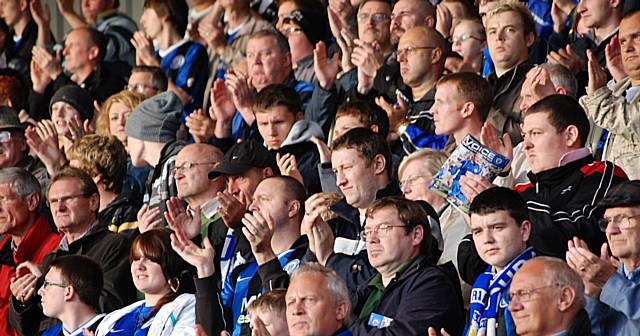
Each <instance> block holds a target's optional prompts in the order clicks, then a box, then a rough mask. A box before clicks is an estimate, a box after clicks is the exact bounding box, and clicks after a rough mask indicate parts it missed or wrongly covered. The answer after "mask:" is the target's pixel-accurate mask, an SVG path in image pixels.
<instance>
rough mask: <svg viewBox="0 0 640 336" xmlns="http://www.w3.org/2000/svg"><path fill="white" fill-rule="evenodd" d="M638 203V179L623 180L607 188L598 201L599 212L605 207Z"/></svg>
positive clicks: (639, 184) (639, 199) (639, 185)
mask: <svg viewBox="0 0 640 336" xmlns="http://www.w3.org/2000/svg"><path fill="white" fill-rule="evenodd" d="M636 205H640V180H633V181H624V182H621V183H620V184H618V185H616V186H615V187H613V188H611V190H609V193H608V194H607V196H605V197H604V198H603V199H602V200H601V201H600V203H598V210H599V212H601V213H602V212H604V210H605V209H608V208H615V207H624V206H636Z"/></svg>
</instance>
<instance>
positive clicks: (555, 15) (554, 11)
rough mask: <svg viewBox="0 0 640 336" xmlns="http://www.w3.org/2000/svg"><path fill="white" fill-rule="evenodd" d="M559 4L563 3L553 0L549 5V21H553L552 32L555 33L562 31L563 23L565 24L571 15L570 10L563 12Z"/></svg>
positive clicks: (560, 0)
mask: <svg viewBox="0 0 640 336" xmlns="http://www.w3.org/2000/svg"><path fill="white" fill-rule="evenodd" d="M561 2H563V1H562V0H553V2H552V3H551V21H553V31H554V32H556V33H560V32H561V31H562V28H563V27H564V24H565V22H567V18H569V14H571V9H569V11H565V9H564V8H563V4H562V3H561Z"/></svg>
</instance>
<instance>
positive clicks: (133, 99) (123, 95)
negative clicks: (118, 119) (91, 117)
mask: <svg viewBox="0 0 640 336" xmlns="http://www.w3.org/2000/svg"><path fill="white" fill-rule="evenodd" d="M144 99H145V97H144V96H143V95H142V94H140V93H137V92H131V91H129V90H122V91H120V92H118V93H116V94H114V95H112V96H111V97H109V98H107V100H105V101H104V103H103V104H102V107H101V108H100V113H99V114H98V118H97V119H96V133H98V134H100V135H111V130H109V110H111V107H112V106H113V104H115V103H120V104H122V105H124V106H126V107H128V108H130V109H131V111H132V112H133V109H135V108H136V106H138V104H140V103H141V102H142V101H143V100H144Z"/></svg>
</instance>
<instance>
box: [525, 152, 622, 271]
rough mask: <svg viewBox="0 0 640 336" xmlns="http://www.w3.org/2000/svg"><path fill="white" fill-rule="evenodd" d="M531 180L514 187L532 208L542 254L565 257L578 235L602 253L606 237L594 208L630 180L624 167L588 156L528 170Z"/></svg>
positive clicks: (534, 242) (535, 243)
mask: <svg viewBox="0 0 640 336" xmlns="http://www.w3.org/2000/svg"><path fill="white" fill-rule="evenodd" d="M529 180H530V181H531V182H530V183H527V184H521V185H517V186H516V187H515V189H516V191H518V192H519V193H520V195H521V196H522V198H523V199H524V200H525V201H526V202H527V207H528V208H529V217H530V219H531V223H532V224H533V225H532V228H531V229H532V231H531V238H530V239H529V243H530V244H531V246H533V247H535V248H536V250H537V251H539V252H540V254H542V255H550V256H554V257H558V258H562V259H564V257H565V253H566V252H567V241H568V240H570V239H571V238H573V237H578V238H580V239H582V240H584V241H585V242H586V243H587V245H588V246H589V249H590V250H591V252H593V253H596V254H598V255H599V254H600V247H601V246H602V244H603V243H604V242H606V238H605V235H604V233H603V232H602V231H600V229H599V228H598V219H599V218H601V216H602V215H601V214H600V215H599V216H598V214H597V213H596V209H595V207H596V206H597V204H598V203H599V202H600V200H601V199H602V198H603V197H604V196H605V195H606V194H607V193H608V192H609V189H610V188H611V187H613V186H615V185H616V184H618V183H620V182H622V181H626V180H627V176H626V174H625V173H624V172H623V171H622V169H620V168H619V167H617V166H615V165H614V164H613V163H611V162H608V161H594V160H593V156H591V155H588V156H586V157H584V158H582V159H579V160H576V161H573V162H569V163H567V164H566V165H564V166H560V167H557V168H553V169H549V170H545V171H543V172H540V173H538V174H533V173H532V172H529Z"/></svg>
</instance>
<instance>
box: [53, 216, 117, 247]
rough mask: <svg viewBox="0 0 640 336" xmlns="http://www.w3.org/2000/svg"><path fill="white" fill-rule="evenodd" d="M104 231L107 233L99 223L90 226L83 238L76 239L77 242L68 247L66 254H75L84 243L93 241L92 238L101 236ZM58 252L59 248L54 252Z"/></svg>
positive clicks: (105, 228) (104, 227)
mask: <svg viewBox="0 0 640 336" xmlns="http://www.w3.org/2000/svg"><path fill="white" fill-rule="evenodd" d="M104 231H108V229H107V227H106V226H105V225H102V224H101V223H98V224H97V225H92V227H91V228H90V229H89V231H87V233H85V235H84V236H82V237H80V238H78V240H76V241H74V242H73V243H71V244H69V246H68V250H69V251H68V252H67V253H70V254H71V253H76V251H78V250H79V249H81V248H82V246H83V245H84V243H85V241H87V240H90V239H93V238H94V236H96V235H98V234H102V233H103V232H104ZM57 250H60V247H58V248H56V251H57Z"/></svg>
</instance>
